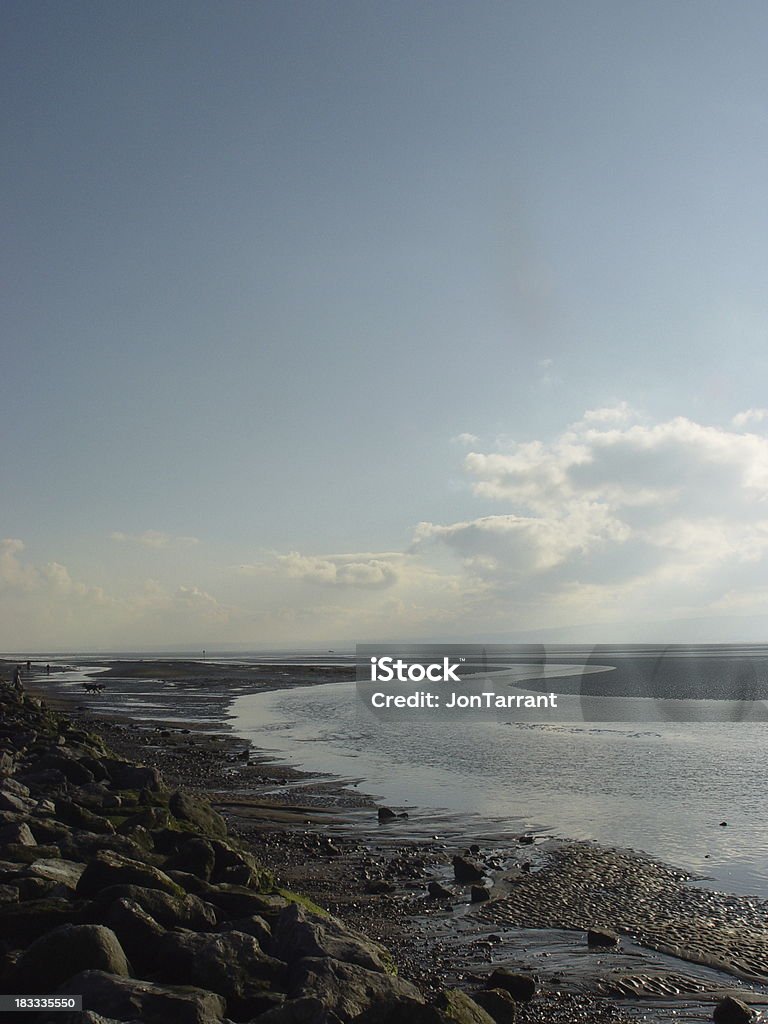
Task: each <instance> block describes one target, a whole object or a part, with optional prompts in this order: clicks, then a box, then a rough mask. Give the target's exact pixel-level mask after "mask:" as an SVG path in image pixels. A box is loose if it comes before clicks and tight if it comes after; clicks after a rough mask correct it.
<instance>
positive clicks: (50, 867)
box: [29, 857, 85, 891]
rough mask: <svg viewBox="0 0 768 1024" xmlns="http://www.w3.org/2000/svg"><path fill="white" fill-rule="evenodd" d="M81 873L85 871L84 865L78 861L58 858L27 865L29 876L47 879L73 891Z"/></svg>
mask: <svg viewBox="0 0 768 1024" xmlns="http://www.w3.org/2000/svg"><path fill="white" fill-rule="evenodd" d="M83 871H85V864H81V863H79V862H78V861H72V860H62V858H60V857H59V858H56V859H53V860H47V859H41V860H36V861H33V862H32V864H30V865H29V872H30V874H33V875H36V876H37V877H38V878H46V879H49V880H50V881H52V882H55V883H56V884H57V885H63V886H64V887H65V888H67V889H72V890H73V891H74V890H75V889H76V888H77V883H78V882H79V881H80V876H81V875H82V873H83Z"/></svg>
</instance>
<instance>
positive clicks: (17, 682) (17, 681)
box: [13, 665, 24, 693]
mask: <svg viewBox="0 0 768 1024" xmlns="http://www.w3.org/2000/svg"><path fill="white" fill-rule="evenodd" d="M13 688H14V690H15V691H16V692H17V693H24V684H23V683H22V681H21V665H17V666H16V668H15V669H14V670H13Z"/></svg>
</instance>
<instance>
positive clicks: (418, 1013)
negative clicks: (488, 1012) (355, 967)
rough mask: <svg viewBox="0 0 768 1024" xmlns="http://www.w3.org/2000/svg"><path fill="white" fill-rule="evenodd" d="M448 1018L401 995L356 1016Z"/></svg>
mask: <svg viewBox="0 0 768 1024" xmlns="http://www.w3.org/2000/svg"><path fill="white" fill-rule="evenodd" d="M286 1005H287V1004H286ZM323 1020H325V1018H324V1019H323ZM447 1020H448V1018H447V1017H446V1016H445V1014H443V1013H441V1011H440V1010H438V1009H436V1008H435V1007H434V1006H429V1005H427V1004H426V1003H422V1002H418V1001H417V1000H415V999H409V998H408V997H407V996H400V997H398V998H395V999H388V1000H387V1001H386V1002H382V1003H375V1004H374V1005H373V1006H370V1007H369V1008H368V1009H367V1010H365V1011H364V1012H363V1013H361V1014H360V1015H359V1016H357V1017H355V1024H446V1022H447ZM259 1024H261V1022H259Z"/></svg>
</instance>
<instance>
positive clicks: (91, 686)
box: [83, 683, 105, 693]
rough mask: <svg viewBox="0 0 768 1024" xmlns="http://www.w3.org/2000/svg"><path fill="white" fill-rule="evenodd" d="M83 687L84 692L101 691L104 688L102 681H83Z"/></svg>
mask: <svg viewBox="0 0 768 1024" xmlns="http://www.w3.org/2000/svg"><path fill="white" fill-rule="evenodd" d="M83 689H84V690H85V692H86V693H101V692H102V691H103V690H104V689H105V686H104V683H83Z"/></svg>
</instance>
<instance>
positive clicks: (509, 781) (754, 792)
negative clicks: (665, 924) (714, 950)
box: [231, 679, 768, 897]
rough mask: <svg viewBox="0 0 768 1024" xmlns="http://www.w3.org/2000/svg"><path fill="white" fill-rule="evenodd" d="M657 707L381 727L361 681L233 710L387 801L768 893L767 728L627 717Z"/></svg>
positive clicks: (292, 756) (281, 747) (259, 741)
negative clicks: (605, 714) (585, 715)
mask: <svg viewBox="0 0 768 1024" xmlns="http://www.w3.org/2000/svg"><path fill="white" fill-rule="evenodd" d="M552 683H553V687H554V685H555V680H554V679H553V681H552ZM608 700H609V701H610V700H611V699H610V698H608ZM617 700H620V698H617ZM671 703H674V704H675V705H677V706H682V702H679V703H678V702H671ZM705 703H709V702H698V704H699V706H703V705H704V704H705ZM630 705H631V706H630ZM652 705H656V706H657V708H658V702H657V701H650V700H649V701H643V700H635V701H631V702H630V703H629V704H628V705H627V708H628V713H627V714H624V712H622V713H621V715H620V716H619V715H617V716H616V717H622V718H623V719H625V724H621V723H617V722H610V721H603V722H595V721H593V722H583V721H581V722H573V723H572V724H568V723H565V722H562V721H558V722H552V723H549V724H547V723H543V724H532V723H530V722H525V721H519V720H515V721H512V722H507V723H505V722H504V721H501V720H497V721H472V719H471V718H467V717H466V716H461V717H458V718H456V719H455V720H450V719H446V718H434V717H433V718H430V717H429V716H421V717H419V716H414V717H412V718H409V719H408V720H406V721H387V722H382V721H381V720H380V719H379V718H376V717H374V715H373V714H372V713H371V712H370V711H369V710H368V709H367V707H366V706H365V705H364V703H363V702H361V701H360V700H359V699H358V698H357V697H356V693H355V684H354V683H334V684H329V685H325V686H317V687H313V688H302V689H298V690H292V691H278V692H272V693H266V694H259V695H249V696H242V697H240V698H238V699H237V700H236V701H235V703H234V705H233V707H232V709H231V710H232V712H233V713H234V721H233V723H232V724H233V726H234V728H235V730H236V731H238V732H240V733H241V734H243V735H247V736H248V737H249V738H250V739H252V740H253V742H254V743H255V744H256V745H258V746H259V747H262V748H266V749H267V750H270V751H273V752H274V753H275V754H277V755H278V756H279V757H281V758H282V759H284V760H285V761H287V762H289V763H292V764H294V765H298V766H303V767H304V768H306V769H307V770H309V771H322V772H330V773H333V774H335V775H338V776H341V777H344V778H351V779H359V780H361V782H360V788H361V789H363V790H364V791H366V792H368V793H371V794H374V795H376V796H377V797H380V798H381V799H382V800H383V801H385V802H386V803H391V804H394V805H397V806H412V807H424V808H426V807H429V808H445V809H446V810H449V811H453V812H458V813H461V814H467V815H476V816H479V817H480V818H481V819H483V820H486V821H493V822H494V823H496V824H497V825H499V826H500V827H502V828H509V829H510V830H511V831H514V832H518V831H523V830H525V829H527V828H540V829H542V830H543V831H545V832H548V833H552V834H555V835H560V836H565V837H571V838H578V839H594V840H597V841H599V842H600V843H603V844H608V845H618V846H625V847H631V848H633V849H637V850H643V851H646V852H647V853H649V854H651V855H653V856H655V857H658V858H662V859H664V860H666V861H668V862H671V863H673V864H676V865H678V866H680V867H683V868H687V869H689V870H691V871H693V872H695V873H697V874H700V875H705V876H707V877H708V878H710V879H711V880H710V881H709V882H708V883H707V884H708V885H710V886H712V887H715V888H722V889H725V890H730V891H734V892H740V893H751V894H755V895H760V896H764V897H768V826H767V824H766V823H767V822H768V743H767V742H766V740H767V739H768V725H766V724H765V723H762V722H759V721H724V722H679V721H678V722H670V721H662V722H658V721H645V722H644V721H642V720H640V721H638V720H634V721H630V722H629V723H627V722H626V719H628V718H634V719H642V718H643V717H644V716H650V717H658V711H656V714H650V709H651V707H652ZM644 709H646V710H644ZM574 717H578V716H574ZM721 821H727V822H728V825H727V827H722V826H721V825H720V822H721ZM471 827H472V825H471V824H470V828H471Z"/></svg>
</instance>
